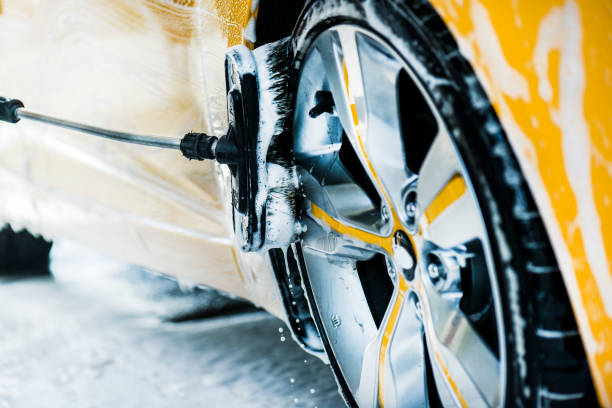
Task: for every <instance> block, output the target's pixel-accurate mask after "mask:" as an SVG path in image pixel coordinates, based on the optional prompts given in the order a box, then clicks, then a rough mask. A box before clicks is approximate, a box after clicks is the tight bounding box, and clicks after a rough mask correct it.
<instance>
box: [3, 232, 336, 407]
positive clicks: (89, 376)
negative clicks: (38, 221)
mask: <svg viewBox="0 0 612 408" xmlns="http://www.w3.org/2000/svg"><path fill="white" fill-rule="evenodd" d="M52 255H53V258H52V262H51V268H52V270H53V272H54V275H55V277H54V278H50V277H48V276H37V274H36V273H34V272H36V271H29V273H28V274H27V275H25V276H24V275H22V276H19V277H18V278H17V277H15V276H13V277H5V278H3V279H2V282H1V284H0V300H1V307H0V408H4V407H28V408H29V407H143V406H147V407H320V408H323V407H343V406H344V404H343V403H342V401H341V399H340V397H339V395H338V393H337V387H336V384H335V382H334V380H333V377H332V374H331V372H330V370H329V367H327V366H326V365H324V364H323V363H321V362H320V361H319V360H317V359H316V358H314V357H312V356H310V355H308V354H306V353H305V352H304V351H302V350H301V349H300V348H299V347H298V346H297V345H296V344H294V343H293V341H292V340H291V339H290V338H289V336H286V335H287V329H286V327H285V326H284V325H283V324H282V322H281V321H279V320H278V319H276V318H274V317H272V316H270V315H269V314H267V313H266V312H263V311H260V310H256V309H253V308H251V307H250V306H248V305H246V304H244V303H242V302H239V301H237V300H232V299H227V298H224V297H219V296H217V295H216V294H215V293H214V292H212V291H209V290H205V289H199V288H193V287H185V286H184V285H183V286H179V285H177V284H176V283H175V282H174V281H172V280H168V279H165V278H162V277H159V276H154V275H151V274H149V273H147V272H144V271H142V270H140V269H138V268H135V267H131V266H128V265H125V264H122V263H120V262H116V261H113V260H109V259H107V258H104V257H101V256H99V255H98V254H95V253H93V252H91V251H88V250H86V249H85V248H81V247H79V246H77V245H74V244H71V243H56V245H55V247H54V249H53V252H52ZM281 338H282V339H284V340H285V341H281Z"/></svg>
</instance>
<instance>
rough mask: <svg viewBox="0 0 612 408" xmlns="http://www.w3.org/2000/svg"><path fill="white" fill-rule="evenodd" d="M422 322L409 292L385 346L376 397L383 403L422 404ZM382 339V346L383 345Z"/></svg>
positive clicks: (423, 355)
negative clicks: (378, 389) (381, 374)
mask: <svg viewBox="0 0 612 408" xmlns="http://www.w3.org/2000/svg"><path fill="white" fill-rule="evenodd" d="M423 341H424V338H423V325H422V323H421V320H420V318H419V316H418V312H417V310H416V307H415V303H413V301H412V298H411V297H410V296H406V298H405V299H404V302H403V305H402V308H401V311H400V314H399V316H398V319H397V323H396V325H395V328H394V330H393V333H392V335H391V337H390V339H389V344H388V346H387V347H386V350H385V351H386V355H385V356H384V360H383V361H384V364H383V367H382V369H383V377H382V378H381V381H380V383H379V387H381V389H380V391H379V399H381V400H383V401H384V406H385V407H400V406H407V407H425V406H426V403H427V397H426V395H427V383H426V371H425V358H426V356H425V347H424V343H423ZM384 346H385V344H384V340H383V349H384Z"/></svg>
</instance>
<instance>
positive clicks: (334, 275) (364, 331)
mask: <svg viewBox="0 0 612 408" xmlns="http://www.w3.org/2000/svg"><path fill="white" fill-rule="evenodd" d="M303 253H304V261H305V262H306V264H307V265H308V274H309V278H310V282H311V286H312V290H313V293H314V296H315V299H314V300H315V302H316V304H317V308H318V310H319V313H320V316H321V321H322V324H323V326H324V328H325V332H326V335H327V337H328V339H329V342H330V346H331V347H332V349H333V351H334V355H335V356H336V359H337V360H338V362H339V364H340V368H341V370H342V374H343V376H344V377H345V379H346V382H347V384H348V386H349V388H350V389H351V391H352V392H356V390H357V388H358V386H359V383H360V378H361V373H362V371H363V369H362V368H363V367H362V365H363V359H364V354H365V351H366V348H367V347H368V345H369V344H370V343H371V342H372V341H373V340H374V339H375V338H376V334H377V332H378V330H377V328H376V325H375V324H374V320H373V319H372V315H371V313H370V309H369V307H368V303H367V300H366V297H365V295H364V292H363V289H362V287H361V282H360V280H359V277H358V276H357V272H356V270H355V264H354V263H353V262H351V260H350V259H342V258H340V257H337V258H335V261H334V262H329V257H328V255H326V254H324V253H321V252H318V251H314V250H312V249H311V248H309V247H308V246H306V247H305V248H304V251H303ZM348 339H350V341H348Z"/></svg>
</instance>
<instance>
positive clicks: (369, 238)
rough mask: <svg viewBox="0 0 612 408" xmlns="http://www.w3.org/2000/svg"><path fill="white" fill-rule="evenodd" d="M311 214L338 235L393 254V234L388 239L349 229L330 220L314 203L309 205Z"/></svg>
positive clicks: (356, 229)
mask: <svg viewBox="0 0 612 408" xmlns="http://www.w3.org/2000/svg"><path fill="white" fill-rule="evenodd" d="M310 205H311V209H310V211H311V214H312V216H313V217H315V218H317V219H319V220H321V221H322V222H324V223H325V224H327V225H328V226H329V227H330V228H331V229H333V230H334V231H336V232H337V233H338V234H341V235H346V236H348V237H351V238H355V239H358V240H360V241H362V242H365V243H367V244H371V245H376V246H378V247H380V248H382V249H384V250H385V251H386V252H387V253H388V254H390V255H391V254H393V234H391V235H390V236H388V237H382V236H380V235H376V234H373V233H371V232H367V231H364V230H362V229H359V228H354V227H350V226H348V225H345V224H343V223H341V222H340V221H338V220H336V219H334V218H332V217H331V216H330V215H329V214H327V213H326V212H325V211H323V210H322V209H321V208H320V207H318V206H317V205H316V204H315V203H311V204H310Z"/></svg>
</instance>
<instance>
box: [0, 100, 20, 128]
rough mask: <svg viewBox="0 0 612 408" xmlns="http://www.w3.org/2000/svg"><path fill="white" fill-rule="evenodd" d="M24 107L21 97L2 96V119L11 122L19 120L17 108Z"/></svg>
mask: <svg viewBox="0 0 612 408" xmlns="http://www.w3.org/2000/svg"><path fill="white" fill-rule="evenodd" d="M19 108H23V102H21V101H20V100H19V99H7V98H4V97H2V96H0V120H2V121H4V122H9V123H17V122H19V119H20V118H19V114H18V113H17V109H19Z"/></svg>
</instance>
